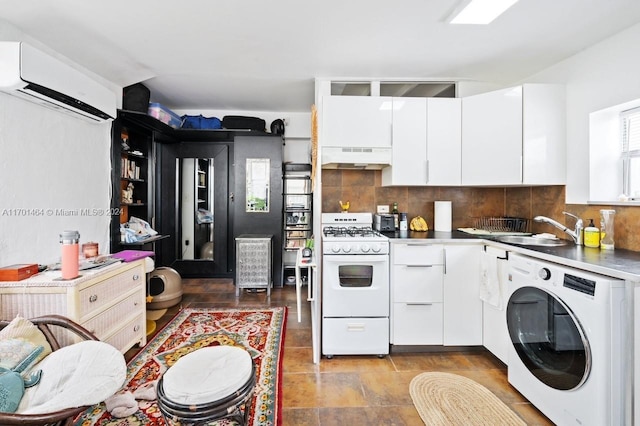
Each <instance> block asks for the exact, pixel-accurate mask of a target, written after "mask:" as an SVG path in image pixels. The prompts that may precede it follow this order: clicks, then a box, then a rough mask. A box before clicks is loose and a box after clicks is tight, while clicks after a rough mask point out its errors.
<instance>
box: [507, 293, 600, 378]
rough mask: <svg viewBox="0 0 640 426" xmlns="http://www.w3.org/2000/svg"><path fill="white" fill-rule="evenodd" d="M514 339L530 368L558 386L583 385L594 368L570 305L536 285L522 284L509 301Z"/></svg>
mask: <svg viewBox="0 0 640 426" xmlns="http://www.w3.org/2000/svg"><path fill="white" fill-rule="evenodd" d="M507 328H508V329H509V336H510V337H511V342H512V343H513V346H514V348H515V350H516V352H517V354H518V357H519V358H520V360H522V362H523V364H524V365H525V366H526V367H527V369H528V370H529V371H530V372H531V374H533V375H534V376H535V377H537V378H538V379H539V380H540V381H542V382H543V383H545V384H546V385H548V386H550V387H552V388H554V389H559V390H571V389H576V388H579V387H580V386H582V384H583V383H584V382H585V381H586V380H587V377H588V376H589V371H590V370H591V367H590V366H591V351H590V348H589V343H588V341H587V339H586V337H585V334H584V332H583V330H582V328H581V326H580V324H579V323H578V321H577V319H576V318H575V316H574V315H573V313H572V312H571V309H569V308H568V307H567V305H566V304H565V303H564V302H563V301H562V300H560V299H558V298H556V297H555V296H554V295H552V294H550V293H547V292H546V291H544V290H541V289H539V288H535V287H521V288H519V289H517V290H516V291H515V292H513V294H512V295H511V298H510V299H509V304H508V305H507Z"/></svg>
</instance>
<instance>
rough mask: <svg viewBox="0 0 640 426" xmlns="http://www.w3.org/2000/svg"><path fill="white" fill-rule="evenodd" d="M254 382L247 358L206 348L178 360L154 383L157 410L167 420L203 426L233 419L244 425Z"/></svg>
mask: <svg viewBox="0 0 640 426" xmlns="http://www.w3.org/2000/svg"><path fill="white" fill-rule="evenodd" d="M255 383H256V377H255V364H254V362H253V360H252V359H251V355H249V353H248V352H247V351H246V350H244V349H242V348H238V347H235V346H210V347H206V348H201V349H198V350H196V351H194V352H191V353H189V354H187V355H185V356H183V357H181V358H180V359H179V360H178V361H177V362H176V363H175V364H174V365H173V366H172V367H170V368H169V369H168V370H167V371H166V372H165V373H164V375H163V376H162V377H161V378H160V380H159V382H158V408H159V409H160V412H161V413H162V414H163V415H164V416H165V418H166V419H167V420H168V421H173V422H174V423H175V422H179V423H180V424H181V425H205V424H207V423H210V422H212V421H214V420H218V419H222V418H227V417H229V418H233V419H234V420H235V421H236V422H238V423H239V424H241V425H244V424H245V423H246V421H247V416H248V413H249V408H250V399H251V397H252V395H253V390H254V387H255Z"/></svg>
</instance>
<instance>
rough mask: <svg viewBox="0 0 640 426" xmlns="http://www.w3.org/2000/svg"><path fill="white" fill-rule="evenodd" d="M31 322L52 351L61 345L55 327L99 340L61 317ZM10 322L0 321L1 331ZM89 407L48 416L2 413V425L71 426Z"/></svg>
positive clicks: (69, 409) (84, 337)
mask: <svg viewBox="0 0 640 426" xmlns="http://www.w3.org/2000/svg"><path fill="white" fill-rule="evenodd" d="M29 321H31V322H32V323H34V324H35V325H36V326H38V328H39V329H40V330H41V331H42V333H43V334H44V335H45V337H46V338H47V340H48V341H49V344H50V345H51V349H52V350H54V351H55V350H58V349H60V343H59V342H58V339H57V338H56V337H55V335H54V334H55V333H54V332H53V330H55V329H56V328H55V327H62V328H64V329H67V330H68V331H70V332H72V333H74V334H76V335H78V336H80V337H81V338H82V339H84V340H99V339H98V338H97V337H96V336H94V335H93V334H92V333H91V332H89V331H88V330H87V329H85V328H84V327H82V326H80V325H79V324H77V323H75V322H73V321H71V320H70V319H68V318H65V317H63V316H61V315H47V316H41V317H37V318H32V319H30V320H29ZM8 324H9V321H0V329H2V328H4V327H6V326H7V325H8ZM87 408H89V407H88V406H85V407H76V408H67V409H66V410H60V411H55V412H52V413H46V414H15V413H0V425H2V426H5V425H34V426H35V425H65V424H66V425H70V424H71V423H72V421H73V419H74V417H76V416H77V415H78V414H80V413H81V412H83V411H85V410H86V409H87Z"/></svg>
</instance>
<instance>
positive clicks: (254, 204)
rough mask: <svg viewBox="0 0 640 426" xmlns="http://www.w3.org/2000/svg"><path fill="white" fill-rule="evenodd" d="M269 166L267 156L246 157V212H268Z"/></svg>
mask: <svg viewBox="0 0 640 426" xmlns="http://www.w3.org/2000/svg"><path fill="white" fill-rule="evenodd" d="M270 166H271V162H270V160H269V159H268V158H247V163H246V171H247V181H246V194H247V197H246V200H247V205H246V212H247V213H269V204H270V203H269V195H270V194H269V190H270V188H269V181H270V179H271V176H270Z"/></svg>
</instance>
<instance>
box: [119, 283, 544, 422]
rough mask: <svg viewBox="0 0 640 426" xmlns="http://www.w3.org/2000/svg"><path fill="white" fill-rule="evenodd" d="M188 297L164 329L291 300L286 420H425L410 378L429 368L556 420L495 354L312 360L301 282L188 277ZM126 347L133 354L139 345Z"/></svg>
mask: <svg viewBox="0 0 640 426" xmlns="http://www.w3.org/2000/svg"><path fill="white" fill-rule="evenodd" d="M183 284H184V291H185V293H184V296H183V300H182V303H181V304H180V305H178V306H175V307H172V308H170V309H169V310H168V311H167V313H166V314H165V315H164V316H163V317H162V318H161V319H160V320H158V329H160V328H161V327H162V326H163V325H164V324H166V323H167V322H168V321H169V320H170V319H171V318H172V317H173V315H174V314H175V313H176V312H177V311H178V309H179V308H180V306H183V307H187V306H189V307H201V308H215V307H235V306H245V307H246V306H251V307H261V306H287V308H288V311H287V312H288V313H287V327H286V332H285V344H284V346H285V348H284V359H283V374H282V377H283V381H282V419H283V423H282V424H283V425H285V426H286V425H295V426H298V425H309V426H315V425H322V426H325V425H326V426H328V425H420V424H423V423H422V420H421V419H420V417H419V416H418V413H417V411H416V410H415V408H414V406H413V403H412V402H411V397H410V396H409V383H410V382H411V379H412V378H413V377H415V376H416V375H417V374H419V373H421V372H425V371H446V372H450V373H455V374H460V375H462V376H466V377H469V378H471V379H473V380H475V381H477V382H478V383H481V384H482V385H484V386H485V387H487V388H488V389H490V390H491V391H492V392H493V393H494V394H495V395H496V396H498V397H499V398H500V399H501V400H502V401H503V402H504V403H505V404H507V405H508V406H509V407H511V409H513V411H515V412H516V413H517V414H518V415H519V416H520V417H521V418H522V419H523V420H524V421H525V422H526V423H527V424H529V425H552V424H553V423H551V422H550V421H549V420H548V419H547V418H546V417H545V416H544V415H543V414H541V413H540V412H539V411H538V410H537V409H536V408H535V407H534V406H532V405H531V404H530V403H529V402H528V401H527V400H526V399H525V398H524V397H523V396H522V395H520V394H519V393H518V392H517V391H516V390H515V389H514V388H513V387H512V386H511V385H510V384H509V383H508V382H507V371H506V367H505V366H504V364H502V363H501V362H500V361H499V360H498V359H497V358H495V357H494V356H493V355H492V354H491V353H489V352H488V351H486V350H484V349H478V350H473V351H464V352H462V351H452V352H451V351H450V352H442V351H436V352H433V351H432V352H420V353H415V352H412V353H406V352H403V353H394V352H393V351H392V353H391V354H390V355H389V356H387V357H385V358H382V359H380V358H378V357H376V356H335V357H334V358H333V359H330V360H329V359H325V358H323V359H322V360H321V361H320V363H319V364H317V365H316V364H313V362H312V354H311V318H310V310H309V306H308V304H307V303H303V308H302V322H300V323H299V322H298V320H297V311H296V300H295V288H294V287H293V286H285V287H284V288H275V289H273V290H272V293H271V298H270V299H268V298H267V296H266V294H265V293H246V292H243V293H241V295H240V297H239V298H237V299H236V297H235V287H234V286H233V283H232V280H230V279H184V280H183ZM136 351H137V350H136V349H132V350H130V351H129V352H128V353H127V359H130V358H131V357H132V356H133V355H134V354H135V352H136Z"/></svg>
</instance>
